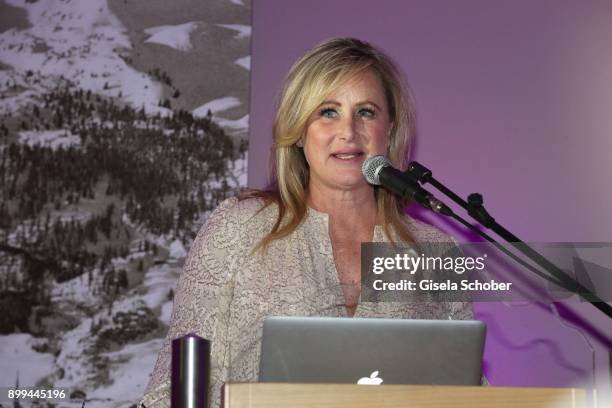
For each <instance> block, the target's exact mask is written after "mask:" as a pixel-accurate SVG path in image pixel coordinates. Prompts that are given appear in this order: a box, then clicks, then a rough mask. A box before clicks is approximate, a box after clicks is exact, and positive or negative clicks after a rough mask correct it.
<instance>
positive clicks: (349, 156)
mask: <svg viewBox="0 0 612 408" xmlns="http://www.w3.org/2000/svg"><path fill="white" fill-rule="evenodd" d="M362 156H363V152H351V153H334V154H332V157H333V158H334V159H338V160H342V161H355V160H361V158H362Z"/></svg>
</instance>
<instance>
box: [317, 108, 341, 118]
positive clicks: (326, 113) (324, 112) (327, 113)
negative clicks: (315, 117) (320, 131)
mask: <svg viewBox="0 0 612 408" xmlns="http://www.w3.org/2000/svg"><path fill="white" fill-rule="evenodd" d="M319 116H322V117H324V118H335V117H336V116H338V112H336V110H335V109H334V108H323V109H321V110H320V111H319Z"/></svg>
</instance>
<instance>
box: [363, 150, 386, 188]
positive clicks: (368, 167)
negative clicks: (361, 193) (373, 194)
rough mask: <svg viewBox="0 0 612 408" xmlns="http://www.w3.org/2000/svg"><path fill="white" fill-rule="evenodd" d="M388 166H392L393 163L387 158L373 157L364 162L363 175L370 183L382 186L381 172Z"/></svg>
mask: <svg viewBox="0 0 612 408" xmlns="http://www.w3.org/2000/svg"><path fill="white" fill-rule="evenodd" d="M387 166H391V162H390V161H389V160H388V159H387V158H386V157H385V156H382V155H378V156H371V157H368V158H367V159H365V160H364V161H363V165H362V166H361V173H363V177H365V179H366V181H367V182H368V183H370V184H373V185H375V186H380V178H379V174H380V171H381V170H382V169H383V167H387Z"/></svg>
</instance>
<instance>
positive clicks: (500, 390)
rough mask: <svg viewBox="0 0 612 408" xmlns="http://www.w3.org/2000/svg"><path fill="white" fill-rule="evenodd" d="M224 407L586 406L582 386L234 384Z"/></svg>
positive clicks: (229, 387) (226, 391)
mask: <svg viewBox="0 0 612 408" xmlns="http://www.w3.org/2000/svg"><path fill="white" fill-rule="evenodd" d="M223 394H224V398H223V401H224V402H223V408H307V407H308V408H361V407H363V408H400V407H401V408H434V407H436V408H450V407H461V408H480V407H495V408H498V407H499V408H510V407H512V408H541V407H546V408H586V393H585V391H584V390H582V389H576V388H511V387H472V386H470V387H467V386H435V385H380V386H377V385H353V384H291V383H282V384H281V383H229V384H225V385H224V387H223Z"/></svg>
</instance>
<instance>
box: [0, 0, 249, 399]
mask: <svg viewBox="0 0 612 408" xmlns="http://www.w3.org/2000/svg"><path fill="white" fill-rule="evenodd" d="M250 8H251V5H250V1H249V0H231V1H230V0H212V1H195V0H180V1H172V2H165V1H161V0H155V1H145V0H129V1H124V0H108V1H106V0H88V1H77V0H67V1H53V0H38V1H37V0H26V1H23V0H2V1H0V310H1V311H2V313H0V372H1V373H2V375H1V378H2V379H1V383H0V387H13V388H15V387H30V388H31V387H35V388H64V389H67V390H69V392H70V394H71V395H69V396H68V397H69V398H72V399H74V400H78V401H83V400H85V399H86V400H87V407H96V406H100V407H130V406H135V403H136V402H137V401H138V399H139V398H141V397H142V395H143V393H144V389H145V386H146V384H147V382H148V380H149V375H150V373H151V371H152V369H153V365H154V363H155V358H156V356H157V353H158V351H159V349H160V346H161V342H162V340H163V338H164V336H165V334H166V332H167V330H168V323H169V321H170V316H171V311H172V301H173V296H174V287H175V285H176V281H177V278H178V276H179V274H180V271H181V268H182V265H183V263H184V260H185V257H186V254H187V252H188V251H189V248H190V245H191V243H192V242H193V240H194V238H195V236H196V234H197V232H198V230H199V228H200V227H201V226H202V224H203V223H204V222H205V221H206V219H207V217H208V215H209V214H210V212H211V211H212V210H213V209H214V208H216V207H217V205H218V204H219V203H220V202H221V201H223V200H224V199H225V198H227V197H229V196H233V195H235V194H236V193H237V192H238V191H240V190H241V189H242V188H244V187H245V186H246V175H247V174H246V172H247V148H248V135H247V131H248V120H249V106H248V96H249V76H250V42H251V10H250ZM5 403H8V401H7V402H5V401H2V402H0V404H3V405H4V404H5ZM78 406H80V404H79V405H78Z"/></svg>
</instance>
